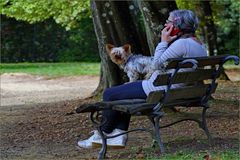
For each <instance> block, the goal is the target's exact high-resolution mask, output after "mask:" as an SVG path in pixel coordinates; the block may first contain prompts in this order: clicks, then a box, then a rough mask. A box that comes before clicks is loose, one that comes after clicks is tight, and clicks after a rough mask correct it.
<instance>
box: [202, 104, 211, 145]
mask: <svg viewBox="0 0 240 160" xmlns="http://www.w3.org/2000/svg"><path fill="white" fill-rule="evenodd" d="M208 108H209V107H208V105H206V106H204V107H203V111H202V124H201V125H200V127H201V128H202V129H203V130H204V131H205V133H206V135H207V137H208V141H209V142H211V140H212V136H211V134H210V133H209V130H208V127H207V122H206V111H207V109H208Z"/></svg>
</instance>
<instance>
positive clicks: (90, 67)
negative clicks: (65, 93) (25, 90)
mask: <svg viewBox="0 0 240 160" xmlns="http://www.w3.org/2000/svg"><path fill="white" fill-rule="evenodd" d="M0 67H1V70H0V74H3V73H28V74H33V75H41V76H49V77H60V76H77V75H99V72H100V63H91V62H75V63H2V64H0Z"/></svg>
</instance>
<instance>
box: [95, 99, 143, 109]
mask: <svg viewBox="0 0 240 160" xmlns="http://www.w3.org/2000/svg"><path fill="white" fill-rule="evenodd" d="M138 103H146V99H124V100H116V101H108V102H103V101H102V102H98V103H97V105H99V108H105V109H106V107H107V108H111V107H112V106H114V105H128V104H138Z"/></svg>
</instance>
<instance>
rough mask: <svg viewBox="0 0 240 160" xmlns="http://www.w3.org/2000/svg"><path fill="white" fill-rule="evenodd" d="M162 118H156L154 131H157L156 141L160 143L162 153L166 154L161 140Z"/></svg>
mask: <svg viewBox="0 0 240 160" xmlns="http://www.w3.org/2000/svg"><path fill="white" fill-rule="evenodd" d="M160 118H161V117H160V116H157V117H155V118H154V129H155V136H156V140H157V142H158V145H159V147H160V152H161V153H164V152H165V149H164V146H163V143H162V140H161V135H160V125H159V120H160Z"/></svg>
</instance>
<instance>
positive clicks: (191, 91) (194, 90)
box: [147, 84, 217, 103]
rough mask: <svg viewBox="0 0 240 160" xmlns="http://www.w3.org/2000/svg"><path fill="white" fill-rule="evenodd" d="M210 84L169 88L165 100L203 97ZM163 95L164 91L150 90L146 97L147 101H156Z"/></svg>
mask: <svg viewBox="0 0 240 160" xmlns="http://www.w3.org/2000/svg"><path fill="white" fill-rule="evenodd" d="M209 86H210V84H201V85H196V86H190V87H189V86H185V87H182V88H176V89H170V90H169V93H168V98H167V100H166V103H168V102H171V101H174V100H177V99H183V100H187V99H192V98H199V97H203V96H204V95H205V94H206V92H207V89H208V88H209ZM213 87H214V88H213V91H212V93H214V92H215V89H216V87H217V85H215V86H213ZM163 96H164V91H155V92H151V93H150V94H149V96H148V97H147V102H148V103H157V102H159V101H161V99H162V98H163Z"/></svg>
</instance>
